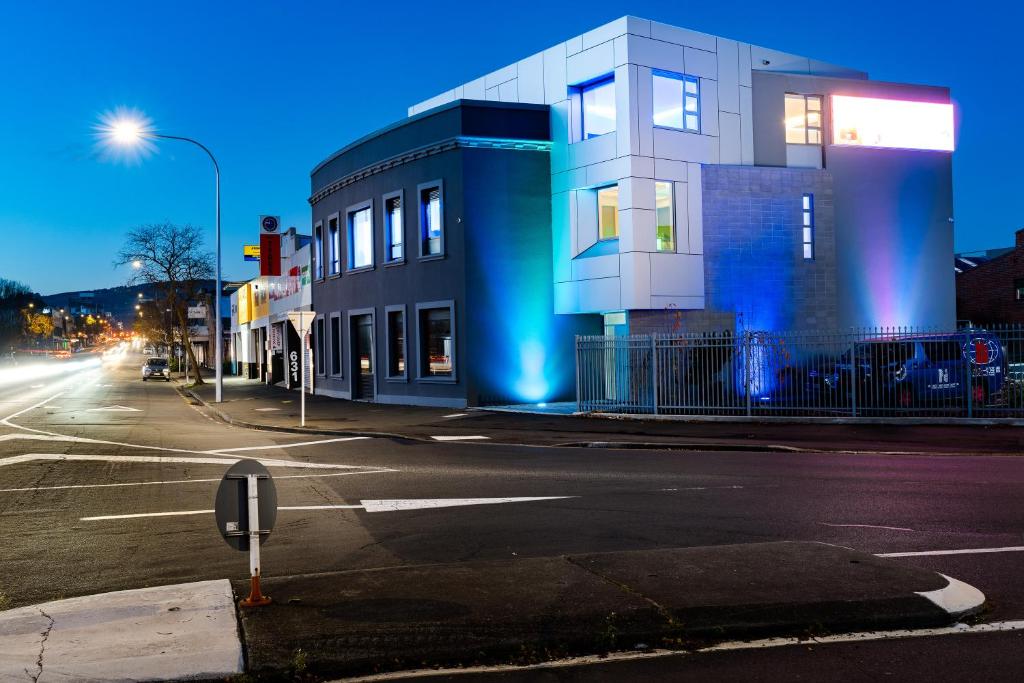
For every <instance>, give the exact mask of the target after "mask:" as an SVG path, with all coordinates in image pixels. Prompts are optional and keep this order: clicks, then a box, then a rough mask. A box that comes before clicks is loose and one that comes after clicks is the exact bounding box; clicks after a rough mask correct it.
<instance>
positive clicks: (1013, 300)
mask: <svg viewBox="0 0 1024 683" xmlns="http://www.w3.org/2000/svg"><path fill="white" fill-rule="evenodd" d="M954 263H955V266H954V269H955V272H956V317H957V319H958V320H960V321H961V322H970V323H972V324H974V325H982V326H983V325H993V324H1006V323H1024V228H1022V229H1020V230H1018V231H1017V233H1016V244H1015V246H1013V247H1006V248H1003V249H990V250H988V251H986V252H977V253H970V254H957V255H956V259H955V261H954Z"/></svg>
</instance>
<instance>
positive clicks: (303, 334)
mask: <svg viewBox="0 0 1024 683" xmlns="http://www.w3.org/2000/svg"><path fill="white" fill-rule="evenodd" d="M288 320H289V321H291V324H292V325H293V326H294V327H295V331H296V332H298V333H299V346H301V347H302V362H301V363H299V366H300V370H301V374H302V381H301V382H300V383H299V394H300V397H299V404H300V405H301V408H300V409H299V411H300V419H299V424H300V425H301V426H302V427H305V426H306V349H307V347H308V346H309V330H310V328H312V327H313V321H314V320H316V313H315V312H314V311H291V312H289V313H288ZM310 367H312V363H310ZM310 379H311V380H312V377H311V378H310Z"/></svg>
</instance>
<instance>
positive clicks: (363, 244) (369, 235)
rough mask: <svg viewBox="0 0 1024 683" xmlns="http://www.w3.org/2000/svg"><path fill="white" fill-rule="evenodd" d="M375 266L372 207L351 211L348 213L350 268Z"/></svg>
mask: <svg viewBox="0 0 1024 683" xmlns="http://www.w3.org/2000/svg"><path fill="white" fill-rule="evenodd" d="M372 265H373V216H372V210H371V207H370V206H368V205H367V206H363V207H362V208H359V209H355V210H352V209H349V212H348V268H349V270H355V269H357V268H368V267H370V266H372Z"/></svg>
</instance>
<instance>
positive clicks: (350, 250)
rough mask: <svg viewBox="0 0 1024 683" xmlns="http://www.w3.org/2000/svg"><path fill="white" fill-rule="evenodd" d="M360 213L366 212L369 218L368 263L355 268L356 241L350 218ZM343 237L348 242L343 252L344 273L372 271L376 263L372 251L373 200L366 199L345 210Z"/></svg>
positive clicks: (353, 226)
mask: <svg viewBox="0 0 1024 683" xmlns="http://www.w3.org/2000/svg"><path fill="white" fill-rule="evenodd" d="M360 211H367V212H368V213H367V215H368V216H369V217H370V262H369V263H368V264H365V265H361V266H357V265H355V264H354V262H355V255H356V251H355V249H356V241H355V237H354V228H355V225H354V224H353V221H352V218H353V216H355V214H357V213H359V212H360ZM345 237H346V238H347V240H348V244H347V249H346V250H345V272H346V273H361V272H363V271H366V270H373V268H374V265H375V263H376V260H377V259H376V256H377V255H376V253H374V252H375V250H374V244H373V243H374V241H375V240H374V239H373V200H372V199H367V200H365V201H362V202H358V203H357V204H352V205H351V206H348V207H346V208H345Z"/></svg>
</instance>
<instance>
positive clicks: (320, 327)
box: [313, 315, 327, 377]
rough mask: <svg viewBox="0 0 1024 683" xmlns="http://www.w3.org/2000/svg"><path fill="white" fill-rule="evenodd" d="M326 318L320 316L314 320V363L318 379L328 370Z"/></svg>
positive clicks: (314, 370) (314, 371)
mask: <svg viewBox="0 0 1024 683" xmlns="http://www.w3.org/2000/svg"><path fill="white" fill-rule="evenodd" d="M326 327H327V325H326V323H324V317H323V316H322V315H318V316H317V317H316V318H314V319H313V347H314V348H315V349H316V350H315V351H314V352H313V355H314V361H315V362H314V363H313V373H314V374H316V376H318V377H324V376H325V375H326V370H327V357H326V356H327V330H326Z"/></svg>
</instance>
